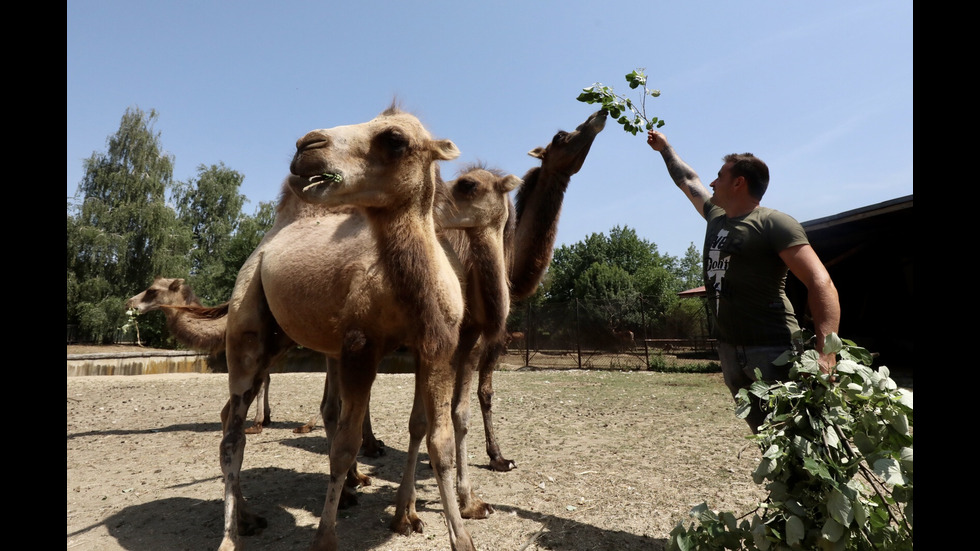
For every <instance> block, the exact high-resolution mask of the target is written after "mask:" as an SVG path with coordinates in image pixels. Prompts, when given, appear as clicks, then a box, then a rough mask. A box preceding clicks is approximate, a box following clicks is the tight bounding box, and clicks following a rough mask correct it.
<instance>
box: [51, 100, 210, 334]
mask: <svg viewBox="0 0 980 551" xmlns="http://www.w3.org/2000/svg"><path fill="white" fill-rule="evenodd" d="M156 118H157V113H156V111H154V110H151V111H150V112H149V113H147V112H144V111H142V110H140V109H139V108H136V107H134V108H129V109H127V110H126V112H125V113H124V114H123V116H122V120H121V121H120V123H119V130H118V131H117V132H116V133H115V134H113V135H112V136H109V138H108V139H107V149H106V151H105V152H101V153H100V152H94V153H92V156H91V157H89V158H88V159H86V160H85V161H84V166H85V175H84V177H83V178H82V181H81V182H80V183H79V186H78V192H77V193H76V195H75V198H74V201H73V203H72V204H70V205H69V207H68V235H67V253H68V266H67V270H68V308H67V317H68V324H69V325H73V324H74V325H77V327H78V330H79V334H80V338H81V339H82V340H94V341H99V342H103V343H106V342H111V341H112V339H113V337H114V334H115V330H116V329H117V328H118V327H120V326H122V325H123V324H124V323H125V318H126V314H125V311H124V303H125V300H126V298H128V297H129V296H131V295H133V294H135V293H137V292H139V291H141V290H142V289H145V288H146V286H147V285H148V284H149V283H150V282H151V281H152V280H153V277H154V276H157V275H171V274H186V273H187V272H188V269H189V262H188V254H187V253H188V251H189V250H190V246H191V236H190V232H189V231H188V229H187V228H186V227H184V226H182V225H181V224H180V223H179V221H178V220H177V216H176V213H175V212H174V210H173V209H172V208H171V207H169V206H168V205H167V202H166V199H167V193H168V191H170V188H171V186H172V185H173V157H172V156H171V155H168V154H166V153H165V152H164V150H163V148H162V146H161V144H160V134H159V132H154V130H153V123H154V122H155V121H156ZM160 324H161V325H162V320H161V322H160ZM148 329H152V328H144V327H143V326H142V325H141V333H143V334H147V330H148ZM150 333H151V334H152V333H155V331H150Z"/></svg>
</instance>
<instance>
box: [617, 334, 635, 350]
mask: <svg viewBox="0 0 980 551" xmlns="http://www.w3.org/2000/svg"><path fill="white" fill-rule="evenodd" d="M613 337H615V339H616V351H617V352H626V351H632V350H636V341H635V340H634V339H633V332H632V331H630V330H629V329H624V330H622V331H613Z"/></svg>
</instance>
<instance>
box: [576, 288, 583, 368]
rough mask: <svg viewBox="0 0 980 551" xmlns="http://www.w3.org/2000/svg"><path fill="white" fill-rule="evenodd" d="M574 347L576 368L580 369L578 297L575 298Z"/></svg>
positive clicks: (580, 340) (580, 348)
mask: <svg viewBox="0 0 980 551" xmlns="http://www.w3.org/2000/svg"><path fill="white" fill-rule="evenodd" d="M575 348H576V351H577V352H578V368H579V369H582V335H581V333H580V326H579V321H578V299H577V298H576V299H575Z"/></svg>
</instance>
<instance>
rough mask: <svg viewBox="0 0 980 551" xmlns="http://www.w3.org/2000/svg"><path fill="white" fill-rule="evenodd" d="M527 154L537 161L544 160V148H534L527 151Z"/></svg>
mask: <svg viewBox="0 0 980 551" xmlns="http://www.w3.org/2000/svg"><path fill="white" fill-rule="evenodd" d="M527 154H528V155H530V156H532V157H535V158H537V159H544V148H543V147H535V148H534V149H532V150H530V151H528V152H527Z"/></svg>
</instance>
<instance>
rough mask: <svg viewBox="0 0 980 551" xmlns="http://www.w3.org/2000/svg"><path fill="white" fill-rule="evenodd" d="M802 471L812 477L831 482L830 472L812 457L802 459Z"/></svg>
mask: <svg viewBox="0 0 980 551" xmlns="http://www.w3.org/2000/svg"><path fill="white" fill-rule="evenodd" d="M803 469H804V470H806V472H808V473H810V474H812V475H813V476H816V477H818V478H822V479H824V480H830V481H833V477H831V476H830V471H828V470H827V466H826V465H824V464H823V463H822V462H820V461H817V460H816V459H814V458H813V457H806V458H804V459H803Z"/></svg>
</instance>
